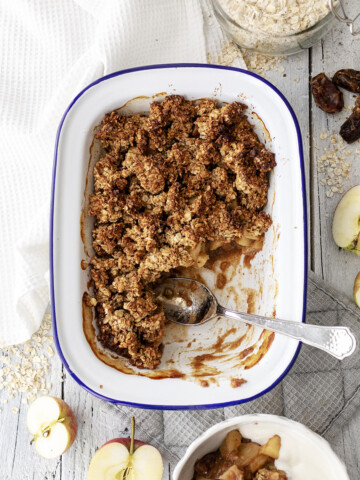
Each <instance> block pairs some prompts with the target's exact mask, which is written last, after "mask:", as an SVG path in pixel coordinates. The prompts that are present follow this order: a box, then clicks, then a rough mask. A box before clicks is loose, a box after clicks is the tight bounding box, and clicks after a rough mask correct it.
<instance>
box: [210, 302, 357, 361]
mask: <svg viewBox="0 0 360 480" xmlns="http://www.w3.org/2000/svg"><path fill="white" fill-rule="evenodd" d="M216 314H217V315H221V316H224V317H229V318H234V319H236V320H241V321H242V322H246V323H249V324H250V325H255V326H257V327H262V328H265V329H267V330H271V331H273V332H276V333H281V334H282V335H286V336H288V337H291V338H295V339H296V340H300V341H301V342H303V343H306V344H307V345H311V346H312V347H316V348H319V349H320V350H324V351H325V352H327V353H330V355H332V356H333V357H336V358H338V359H339V360H343V359H344V358H346V357H348V356H349V355H351V354H352V353H353V352H354V350H355V348H356V339H355V337H354V335H353V334H352V333H351V331H350V329H349V328H347V327H323V326H320V327H319V326H317V325H309V324H306V323H299V322H293V321H290V320H278V319H276V318H268V317H262V316H260V315H252V314H249V313H239V312H235V311H234V310H229V309H228V308H224V307H222V306H220V305H218V306H217V310H216Z"/></svg>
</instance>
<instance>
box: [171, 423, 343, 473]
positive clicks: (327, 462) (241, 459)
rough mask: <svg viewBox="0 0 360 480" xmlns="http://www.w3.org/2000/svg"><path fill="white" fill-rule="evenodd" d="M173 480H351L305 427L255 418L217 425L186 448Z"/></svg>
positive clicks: (333, 456)
mask: <svg viewBox="0 0 360 480" xmlns="http://www.w3.org/2000/svg"><path fill="white" fill-rule="evenodd" d="M173 479H174V480H205V479H209V480H210V479H212V480H216V479H218V480H319V479H326V480H349V476H348V474H347V472H346V468H345V465H344V464H343V463H342V462H341V460H340V459H339V458H338V457H337V456H336V454H335V453H334V452H333V450H332V449H331V447H330V445H329V443H328V442H327V441H326V440H325V439H323V438H322V437H320V436H319V435H317V434H316V433H314V432H313V431H311V430H310V429H309V428H307V427H306V426H305V425H302V424H301V423H298V422H294V421H293V420H289V419H287V418H285V417H280V416H277V415H266V414H254V415H242V416H239V417H235V418H230V419H228V420H225V421H223V422H220V423H218V424H217V425H214V426H213V427H211V428H210V429H208V430H207V431H206V432H204V433H203V434H202V435H201V436H200V437H199V438H197V439H196V440H195V441H194V442H193V443H192V444H191V445H190V446H189V447H188V449H187V451H186V453H185V455H184V456H183V458H182V459H181V460H180V461H179V463H178V464H177V466H176V467H175V470H174V473H173Z"/></svg>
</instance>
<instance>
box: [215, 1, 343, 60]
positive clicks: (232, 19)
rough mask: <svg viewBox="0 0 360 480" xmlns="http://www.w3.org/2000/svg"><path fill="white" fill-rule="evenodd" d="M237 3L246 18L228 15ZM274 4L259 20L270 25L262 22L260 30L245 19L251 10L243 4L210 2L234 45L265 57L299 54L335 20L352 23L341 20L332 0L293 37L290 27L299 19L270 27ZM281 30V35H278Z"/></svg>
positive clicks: (339, 8)
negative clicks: (266, 21) (306, 26)
mask: <svg viewBox="0 0 360 480" xmlns="http://www.w3.org/2000/svg"><path fill="white" fill-rule="evenodd" d="M271 1H274V0H271ZM236 2H239V6H240V5H241V6H242V8H243V12H245V15H242V17H240V14H237V13H234V12H235V10H233V11H231V5H233V6H234V8H235V7H236ZM254 3H255V2H254V0H253V1H249V2H248V4H250V5H251V4H254ZM274 4H275V3H271V2H270V3H269V4H268V7H267V9H268V10H267V12H266V17H265V15H264V17H262V19H264V18H265V19H266V20H267V19H269V20H268V22H269V23H268V24H265V23H264V22H263V25H262V26H261V25H260V23H259V22H257V20H256V18H255V20H253V19H252V18H250V16H249V18H247V19H246V16H247V15H246V14H247V12H250V6H247V2H246V1H245V0H213V5H214V10H215V15H216V17H217V19H218V20H219V22H220V24H221V25H222V27H223V28H224V30H225V31H226V32H228V33H229V34H230V35H231V37H232V39H233V41H234V42H235V43H237V44H238V45H239V46H240V47H244V48H246V49H248V50H251V51H256V52H260V53H264V54H267V55H291V54H293V53H298V52H300V51H301V50H304V49H307V48H310V47H312V46H313V45H314V44H315V43H317V42H318V41H319V40H320V39H321V38H323V37H324V35H325V34H326V33H327V32H328V31H329V30H330V29H331V28H332V27H333V25H334V23H335V22H336V21H337V20H340V21H345V20H346V21H345V23H348V25H349V26H350V23H349V22H352V21H351V20H349V19H348V18H347V17H346V16H344V10H343V6H342V5H341V1H340V2H339V1H336V2H334V1H332V0H331V1H329V2H324V15H323V16H322V17H321V18H319V19H318V20H317V21H315V23H313V24H311V18H310V17H308V20H309V24H310V26H309V27H308V28H305V29H304V30H301V29H300V30H297V31H295V32H294V33H292V32H290V30H291V28H290V27H291V23H295V21H297V20H298V16H296V15H294V16H291V15H288V14H287V18H286V20H287V22H285V21H284V22H283V24H282V25H281V22H280V23H277V24H275V21H274V22H273V23H272V19H271V10H272V9H274V8H275V7H274V6H273V5H274ZM282 4H284V2H282ZM325 5H326V11H325ZM239 8H240V7H239ZM247 9H248V10H247ZM239 11H240V10H239ZM344 17H345V18H344ZM239 18H244V20H243V21H241V23H240V21H239ZM274 18H275V17H274ZM278 18H279V17H278ZM284 18H285V17H284ZM272 25H274V27H273V26H272ZM281 26H282V27H283V29H282V30H283V31H281V32H280V33H279V30H280V29H281ZM263 27H266V28H263ZM275 27H276V28H275ZM288 27H289V28H288ZM286 30H288V31H286Z"/></svg>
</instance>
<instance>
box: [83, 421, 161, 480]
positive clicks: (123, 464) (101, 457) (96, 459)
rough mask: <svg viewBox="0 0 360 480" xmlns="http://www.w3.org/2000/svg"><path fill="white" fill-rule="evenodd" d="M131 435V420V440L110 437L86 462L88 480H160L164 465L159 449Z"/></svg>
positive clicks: (133, 428)
mask: <svg viewBox="0 0 360 480" xmlns="http://www.w3.org/2000/svg"><path fill="white" fill-rule="evenodd" d="M134 436H135V420H134V417H131V438H114V439H113V440H110V441H109V442H107V443H105V444H104V445H103V446H102V447H101V448H99V450H98V451H97V452H96V453H95V455H94V456H93V458H92V460H91V462H90V465H89V470H88V477H87V478H88V480H145V479H146V480H161V479H162V476H163V471H164V466H163V461H162V457H161V454H160V452H159V450H157V449H156V448H155V447H153V446H151V445H147V444H146V443H144V442H140V441H138V440H134Z"/></svg>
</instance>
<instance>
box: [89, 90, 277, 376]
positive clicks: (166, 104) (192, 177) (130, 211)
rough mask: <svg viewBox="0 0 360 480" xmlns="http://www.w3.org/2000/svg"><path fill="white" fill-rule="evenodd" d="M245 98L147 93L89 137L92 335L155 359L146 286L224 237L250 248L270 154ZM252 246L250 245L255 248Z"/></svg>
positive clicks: (264, 222) (158, 321)
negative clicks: (145, 103) (140, 103)
mask: <svg viewBox="0 0 360 480" xmlns="http://www.w3.org/2000/svg"><path fill="white" fill-rule="evenodd" d="M245 111H246V106H245V105H243V104H241V103H237V102H234V103H231V104H227V105H225V106H222V107H220V106H219V105H218V104H217V102H216V101H214V100H209V99H203V100H200V101H197V102H194V101H187V100H185V99H184V98H183V97H181V96H179V95H171V96H167V97H165V99H164V100H163V101H162V102H156V101H154V102H153V103H152V104H151V106H150V112H149V114H148V116H145V115H140V114H134V115H132V116H125V115H121V113H119V112H118V111H113V112H111V113H109V114H107V115H105V117H104V119H103V121H102V123H101V125H100V127H99V130H98V131H97V133H96V135H95V139H97V140H98V141H100V142H101V146H102V149H103V152H104V153H103V156H102V157H101V158H100V160H99V161H98V162H97V163H96V165H95V167H94V193H93V195H91V196H90V200H89V210H88V214H89V215H92V216H94V217H95V227H94V230H93V248H94V250H95V256H94V257H93V258H92V260H91V263H90V273H91V278H92V284H93V289H94V295H93V297H90V296H88V303H89V304H90V305H92V306H93V307H94V308H95V318H96V323H97V326H98V331H99V334H98V338H99V341H100V342H101V343H102V344H103V345H104V346H105V347H107V348H109V349H110V350H112V351H114V352H116V353H117V354H119V355H122V356H124V357H127V358H128V359H129V361H130V362H131V363H132V364H133V365H135V366H137V367H140V368H149V369H154V368H156V367H157V366H158V365H159V363H160V360H161V355H162V349H163V347H162V339H163V334H164V325H165V321H166V319H165V316H164V313H163V311H162V308H161V306H160V305H158V304H157V302H156V298H155V296H154V291H153V287H154V284H155V282H158V281H159V279H161V277H162V276H163V275H166V274H169V272H170V273H174V269H177V268H180V267H195V268H197V267H202V266H204V265H205V266H206V262H207V260H208V258H209V252H210V251H213V250H216V249H218V248H219V247H221V246H224V245H232V244H234V245H235V244H237V245H243V246H249V245H250V244H253V245H254V244H255V246H256V245H257V246H258V247H259V245H260V247H259V248H261V245H262V239H263V237H264V234H265V232H266V231H267V230H268V228H269V226H270V225H271V218H270V216H269V215H267V214H266V213H265V212H264V211H263V208H264V206H265V205H266V203H267V192H268V188H269V178H268V175H269V172H270V171H271V170H272V169H273V168H274V166H275V165H276V163H275V158H274V154H273V153H271V152H270V151H268V150H267V149H266V148H265V146H264V144H262V143H261V142H260V141H259V139H258V137H257V135H256V133H255V132H254V130H253V126H252V125H251V124H250V123H249V121H248V119H247V117H246V115H245ZM259 248H258V249H259Z"/></svg>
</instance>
